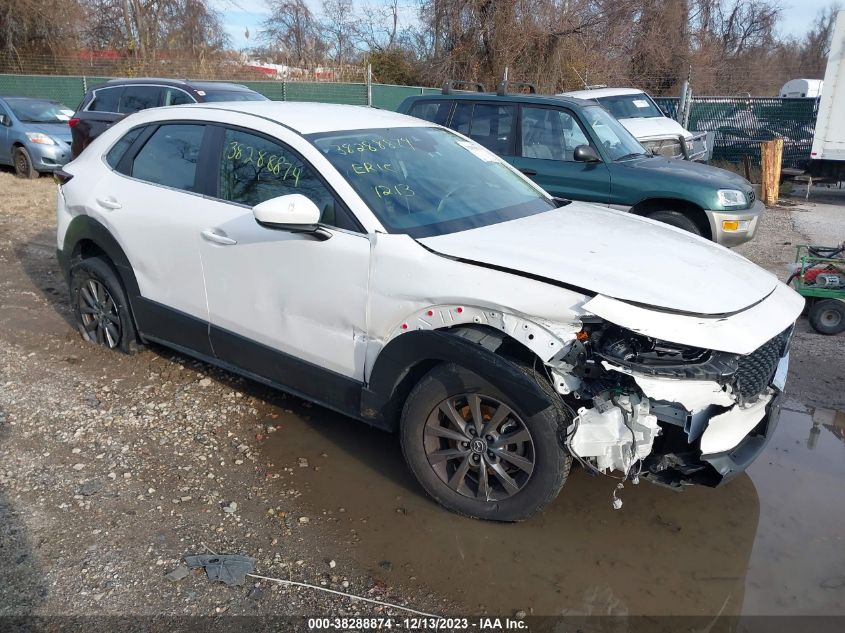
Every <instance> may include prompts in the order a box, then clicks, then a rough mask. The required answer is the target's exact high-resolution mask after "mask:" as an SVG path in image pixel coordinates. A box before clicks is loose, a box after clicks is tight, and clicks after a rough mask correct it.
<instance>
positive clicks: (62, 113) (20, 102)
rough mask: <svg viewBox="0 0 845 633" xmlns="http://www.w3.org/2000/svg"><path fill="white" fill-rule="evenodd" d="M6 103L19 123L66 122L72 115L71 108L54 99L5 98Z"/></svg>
mask: <svg viewBox="0 0 845 633" xmlns="http://www.w3.org/2000/svg"><path fill="white" fill-rule="evenodd" d="M6 104H7V105H8V106H9V108H10V109H11V111H12V112H13V113H14V115H15V117H16V118H17V119H18V121H20V122H21V123H66V122H67V121H68V119H70V117H72V116H73V110H71V109H70V108H68V107H67V106H66V105H63V104H61V103H58V102H56V101H44V100H42V99H6Z"/></svg>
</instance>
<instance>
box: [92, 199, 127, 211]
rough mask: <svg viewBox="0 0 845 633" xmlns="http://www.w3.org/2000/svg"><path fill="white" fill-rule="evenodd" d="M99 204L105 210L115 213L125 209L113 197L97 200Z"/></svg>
mask: <svg viewBox="0 0 845 633" xmlns="http://www.w3.org/2000/svg"><path fill="white" fill-rule="evenodd" d="M97 204H99V205H100V206H101V207H103V208H104V209H110V210H111V211H114V210H116V209H120V208H122V207H123V205H122V204H120V203H119V202H118V201H117V200H115V199H114V198H111V197H109V198H97Z"/></svg>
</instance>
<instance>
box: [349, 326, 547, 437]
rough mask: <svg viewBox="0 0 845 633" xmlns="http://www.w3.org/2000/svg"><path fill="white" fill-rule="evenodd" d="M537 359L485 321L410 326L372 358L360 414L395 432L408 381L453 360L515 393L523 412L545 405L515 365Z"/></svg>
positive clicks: (529, 362) (408, 384)
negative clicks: (449, 325) (420, 327)
mask: <svg viewBox="0 0 845 633" xmlns="http://www.w3.org/2000/svg"><path fill="white" fill-rule="evenodd" d="M537 360H540V362H543V361H542V360H541V359H539V357H538V356H537V355H536V354H535V353H534V352H533V351H531V350H530V349H528V348H527V347H526V346H525V345H523V344H522V343H521V342H520V341H518V340H517V339H515V338H513V337H511V336H509V335H508V334H506V333H504V332H500V331H498V330H496V329H494V328H492V327H490V326H486V325H475V324H471V325H460V326H456V327H452V328H441V329H434V330H415V331H411V332H407V333H404V334H402V335H401V336H398V337H396V338H394V339H392V340H390V341H389V342H388V344H387V345H386V346H385V347H384V348H383V349H382V350H381V352H380V353H379V354H378V356H377V357H376V359H375V362H374V364H373V367H372V370H371V371H370V374H369V379H368V381H367V383H366V385H365V386H364V388H363V390H362V396H361V416H362V417H363V418H365V419H366V420H368V421H370V422H372V423H373V424H376V425H377V426H380V427H383V428H386V429H388V430H396V429H397V427H398V423H399V416H400V414H401V411H402V407H403V406H404V403H405V400H406V399H407V397H408V395H409V394H410V392H411V390H412V389H413V387H414V385H416V384H417V382H419V380H420V379H421V378H422V377H423V376H424V375H425V374H426V373H428V372H429V371H431V369H433V368H434V367H435V366H437V365H439V364H441V363H455V364H457V365H460V366H461V367H464V368H466V369H468V370H470V371H472V372H475V373H477V374H478V375H480V376H482V377H483V378H485V379H487V380H488V381H490V382H492V383H494V384H495V383H498V384H497V386H498V387H499V388H500V389H501V390H502V391H508V392H511V393H518V394H519V397H520V399H521V404H522V406H523V407H525V408H526V410H528V411H539V410H542V409H544V408H546V407H547V406H548V402H547V401H546V400H544V399H540V398H537V397H536V396H535V395H534V394H535V391H534V390H532V389H530V387H531V386H532V385H531V383H530V378H529V377H528V376H527V375H526V373H525V372H524V371H523V370H522V369H521V368H520V365H523V366H524V365H526V364H527V365H529V366H530V365H532V364H533V363H534V362H536V361H537Z"/></svg>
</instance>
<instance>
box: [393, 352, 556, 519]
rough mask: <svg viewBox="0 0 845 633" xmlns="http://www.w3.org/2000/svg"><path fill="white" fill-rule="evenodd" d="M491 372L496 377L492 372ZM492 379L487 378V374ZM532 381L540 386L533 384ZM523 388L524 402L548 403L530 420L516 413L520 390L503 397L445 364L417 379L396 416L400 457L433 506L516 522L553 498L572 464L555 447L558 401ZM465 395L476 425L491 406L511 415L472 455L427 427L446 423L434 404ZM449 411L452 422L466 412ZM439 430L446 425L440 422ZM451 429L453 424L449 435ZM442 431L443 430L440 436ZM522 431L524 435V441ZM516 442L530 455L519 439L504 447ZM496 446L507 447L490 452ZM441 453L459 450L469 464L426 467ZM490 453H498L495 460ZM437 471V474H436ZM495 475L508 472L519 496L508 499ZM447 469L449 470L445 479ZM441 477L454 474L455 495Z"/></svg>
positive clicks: (458, 460)
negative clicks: (519, 463) (474, 400)
mask: <svg viewBox="0 0 845 633" xmlns="http://www.w3.org/2000/svg"><path fill="white" fill-rule="evenodd" d="M492 371H497V370H496V368H495V367H493V366H491V372H492ZM498 371H501V370H498ZM491 379H493V376H492V375H491ZM538 380H542V379H541V378H538ZM505 384H507V383H505ZM530 384H531V385H532V387H529V388H528V390H529V391H530V390H534V389H536V392H535V393H533V394H528V395H527V397H530V398H532V401H533V402H536V401H537V400H533V399H534V398H537V397H538V396H539V397H540V398H542V399H543V400H545V401H548V402H549V406H548V407H546V408H545V409H543V410H541V411H539V412H536V413H534V414H533V415H527V414H526V413H525V410H524V408H523V407H521V406H520V401H521V400H522V401H525V400H524V398H525V397H526V394H524V393H523V391H524V390H523V389H520V390H514V393H503V392H502V391H501V390H500V389H498V388H496V387H495V386H493V385H492V384H491V383H490V382H489V381H488V380H485V379H484V378H482V377H481V376H479V375H477V374H475V373H473V372H471V371H469V370H467V369H464V368H463V367H460V366H458V365H455V364H451V363H450V364H443V365H438V366H437V367H435V368H434V369H432V370H431V371H430V372H429V373H428V374H426V375H425V376H423V378H422V379H421V380H420V382H419V383H418V384H417V385H416V386H415V387H414V389H413V390H412V391H411V393H410V395H409V396H408V399H407V400H406V401H405V406H404V409H403V411H402V419H401V426H400V437H401V443H402V452H403V454H404V456H405V461H406V462H407V463H408V467H409V468H410V470H411V472H412V473H413V474H414V476H415V477H416V478H417V481H419V483H420V485H422V487H423V488H424V489H425V491H426V492H427V493H428V494H429V495H430V496H431V497H432V498H433V499H434V500H435V501H437V502H438V503H440V504H441V505H443V506H444V507H446V508H447V509H449V510H451V511H453V512H456V513H458V514H462V515H464V516H468V517H473V518H477V519H487V520H491V521H522V520H524V519H527V518H528V517H530V516H532V515H533V514H535V513H536V512H538V511H540V510H541V509H543V508H544V507H545V506H546V505H547V504H548V503H550V502H551V501H553V500H554V499H555V497H557V495H558V493H559V492H560V489H561V487H562V486H563V484H564V482H565V481H566V477H567V475H568V474H569V468H570V466H571V464H572V461H571V457H570V456H569V454H568V453H567V452H566V451H565V450H564V449H562V448H561V446H560V443H559V439H558V438H559V437H560V435H561V434H562V429H565V427H566V425H567V424H568V422H569V421H568V420H567V416H566V415H565V413H564V411H563V409H562V408H560V407H558V406H557V404H556V403H555V400H554V398H556V397H557V396H556V395H554V394H552V393H551V387H550V386H548V385H545V386H542V387H541V384H542V383H538V382H537V381H534V380H532V381H531V382H530ZM465 396H466V397H478V402H479V403H480V404H479V405H478V410H479V413H481V417H482V418H484V415H485V413H484V410H485V409H487V407H488V406H490V407H492V406H495V405H493V404H491V403H497V404H498V405H504V407H505V408H506V409H509V410H510V414H508V415H507V417H505V418H504V419H503V421H502V422H501V423H499V424H498V425H497V426H495V427H492V428H491V429H490V433H491V434H489V435H487V436H486V437H488V438H491V439H490V444H489V446H487V447H486V448H483V447H482V448H481V449H480V450H479V451H478V452H472V451H471V450H470V448H469V447H466V448H464V449H459V448H458V445H459V444H468V443H469V442H458V441H457V440H454V439H449V438H441V437H434V436H433V435H432V433H431V428H432V427H431V421H432V420H438V419H439V417H440V416H445V414H444V410H443V409H441V408H440V405H441V404H444V403H445V402H449V401H451V400H450V399H458V401H459V400H460V399H461V398H464V397H465ZM469 407H470V405H469V403H467V405H466V408H467V409H468V408H469ZM454 410H455V412H456V413H457V414H458V415H459V416H460V415H461V410H464V411H465V413H466V409H460V408H459V405H455V407H454ZM491 411H493V412H492V413H487V415H489V416H490V417H494V416H495V411H497V409H491ZM468 415H470V420H471V419H472V416H471V413H470V414H468ZM484 419H485V420H486V421H488V422H491V424H492V423H493V422H492V421H491V420H490V419H489V417H488V418H484ZM464 420H466V418H464ZM435 424H438V425H439V424H440V422H439V421H437V422H435ZM446 424H447V425H448V424H449V423H448V422H446ZM471 426H472V422H471V421H470V422H468V423H467V424H466V427H471ZM435 428H437V429H438V432H436V433H434V435H438V436H439V430H440V429H442V428H445V427H440V426H436V427H435ZM456 428H457V427H456V426H454V425H453V426H452V429H451V430H455V429H456ZM484 428H487V427H486V426H485V427H484ZM449 430H450V429H448V428H446V431H447V432H448V431H449ZM524 430H525V431H527V433H528V435H527V436H526V434H525V433H524ZM473 435H475V433H473ZM493 435H495V438H493ZM517 435H519V436H521V437H522V438H525V437H528V440H527V442H530V450H529V449H528V448H526V446H527V442H526V440H525V439H521V440H516V439H514V440H513V441H514V443H513V444H511V443H509V442H508V441H507V438H514V437H515V436H517ZM479 437H481V436H480V435H479V436H476V439H478V438H479ZM502 438H504V439H502ZM494 439H495V441H494ZM432 442H435V446H434V447H432V445H431V443H432ZM497 442H501V443H504V444H506V445H504V446H500V447H498V448H495V447H496V445H497ZM517 442H519V443H517ZM438 443H440V444H438ZM442 443H447V444H448V443H452V445H454V447H455V448H454V449H449V448H448V446H447V447H446V448H442V447H443V446H444V444H442ZM485 446H486V444H485ZM511 447H516V448H515V449H514V450H513V452H512V451H510V450H509V449H510V448H511ZM520 447H522V452H521V453H517V451H518V450H520ZM443 450H447V451H451V452H454V451H455V450H462V451H464V452H463V453H462V455H468V457H466V458H464V457H450V458H449V459H450V460H451V462H446V461H445V460H442V461H441V462H438V463H437V465H433V464H432V462H430V461H429V459H430V456H431V455H433V454H435V453H441V452H442V451H443ZM473 450H474V449H473ZM494 450H495V451H500V452H497V453H495V454H494V452H493V451H494ZM500 455H508V456H509V457H508V459H507V460H505V459H503V458H501V457H499V456H500ZM488 456H489V459H488ZM514 456H517V457H516V458H520V457H521V458H522V459H523V460H524V461H525V462H528V461H531V462H532V470H531V472H530V473H526V472H525V471H523V470H522V468H523V467H524V466H523V467H519V468H517V467H516V466H515V465H514V464H513V463H512V462H511V461H510V460H512V459H515V457H514ZM470 458H472V459H476V458H478V462H477V463H476V464H475V465H473V464H472V463H471V462H467V465H466V466H464V463H465V461H464V460H465V459H466V460H469V459H470ZM493 461H495V464H493V463H492V462H493ZM441 464H442V466H441ZM482 464H483V465H484V475H483V477H484V479H485V480H486V485H485V487H484V490H483V492H484V495H483V496H484V497H485V499H481V498H479V496H482V495H481V492H482V490H481V485H482V473H481V469H480V466H481V465H482ZM462 467H464V468H463V473H465V475H464V474H460V473H458V471H460V470H461V468H462ZM438 468H442V469H443V470H439V471H438ZM502 468H504V469H506V470H507V469H511V470H513V471H515V474H514V475H513V477H512V478H510V480H509V481H510V482H511V484H517V485H518V486H519V488H518V490H516V491H513V490H511V491H510V492H509V491H508V490H507V489H506V487H505V486H504V485H503V481H505V480H504V479H502V478H501V477H500V476H499V475H498V474H497V472H499V471H501V470H502ZM449 469H451V474H450V471H449ZM494 469H495V470H494ZM444 471H445V476H446V477H448V479H449V480H455V479H456V478H457V475H458V474H460V478H461V482H462V483H459V484H458V487H456V488H452V487H450V485H449V484H448V482H447V480H446V479H444ZM505 474H507V472H506V473H505ZM460 488H463V492H461V491H459V490H460ZM469 495H472V496H469Z"/></svg>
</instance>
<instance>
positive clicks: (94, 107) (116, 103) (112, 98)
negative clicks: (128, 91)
mask: <svg viewBox="0 0 845 633" xmlns="http://www.w3.org/2000/svg"><path fill="white" fill-rule="evenodd" d="M122 93H123V86H120V87H116V88H100V89H99V90H95V91H94V100H93V101H91V103H90V104H89V105H88V110H89V111H90V112H117V111H118V107H120V95H121V94H122Z"/></svg>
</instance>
